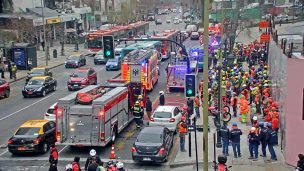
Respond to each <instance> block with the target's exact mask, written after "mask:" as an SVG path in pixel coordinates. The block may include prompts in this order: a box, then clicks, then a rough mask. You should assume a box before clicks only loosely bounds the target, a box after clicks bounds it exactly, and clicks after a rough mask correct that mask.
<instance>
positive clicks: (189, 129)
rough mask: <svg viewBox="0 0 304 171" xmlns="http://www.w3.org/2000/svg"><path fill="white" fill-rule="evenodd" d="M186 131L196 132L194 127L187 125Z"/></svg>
mask: <svg viewBox="0 0 304 171" xmlns="http://www.w3.org/2000/svg"><path fill="white" fill-rule="evenodd" d="M188 131H190V132H193V131H196V130H195V127H194V125H188Z"/></svg>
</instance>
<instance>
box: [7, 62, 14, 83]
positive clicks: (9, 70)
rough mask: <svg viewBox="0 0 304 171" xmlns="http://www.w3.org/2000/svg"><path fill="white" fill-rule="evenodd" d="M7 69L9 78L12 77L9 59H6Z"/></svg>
mask: <svg viewBox="0 0 304 171" xmlns="http://www.w3.org/2000/svg"><path fill="white" fill-rule="evenodd" d="M7 70H8V72H9V77H10V79H13V75H12V62H11V60H8V63H7Z"/></svg>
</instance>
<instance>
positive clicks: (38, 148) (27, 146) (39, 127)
mask: <svg viewBox="0 0 304 171" xmlns="http://www.w3.org/2000/svg"><path fill="white" fill-rule="evenodd" d="M55 142H56V124H55V122H53V121H48V120H29V121H26V122H25V123H23V124H22V125H21V126H20V127H19V128H18V129H17V131H16V132H15V134H14V135H13V136H12V137H11V138H10V139H9V140H8V151H9V152H11V153H12V154H16V153H25V152H37V153H46V152H47V151H48V149H49V147H50V145H51V144H55Z"/></svg>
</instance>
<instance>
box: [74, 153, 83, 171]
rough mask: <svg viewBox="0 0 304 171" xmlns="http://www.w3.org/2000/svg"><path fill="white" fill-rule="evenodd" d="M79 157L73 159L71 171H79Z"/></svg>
mask: <svg viewBox="0 0 304 171" xmlns="http://www.w3.org/2000/svg"><path fill="white" fill-rule="evenodd" d="M79 162H80V157H79V156H76V157H74V161H73V162H72V170H73V171H81V167H80V163H79Z"/></svg>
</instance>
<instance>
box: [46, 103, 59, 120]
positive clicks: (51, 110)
mask: <svg viewBox="0 0 304 171" xmlns="http://www.w3.org/2000/svg"><path fill="white" fill-rule="evenodd" d="M56 107H57V103H55V104H53V105H52V106H51V107H50V108H49V109H48V110H47V111H46V112H45V114H44V120H49V121H56V114H55V108H56Z"/></svg>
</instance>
